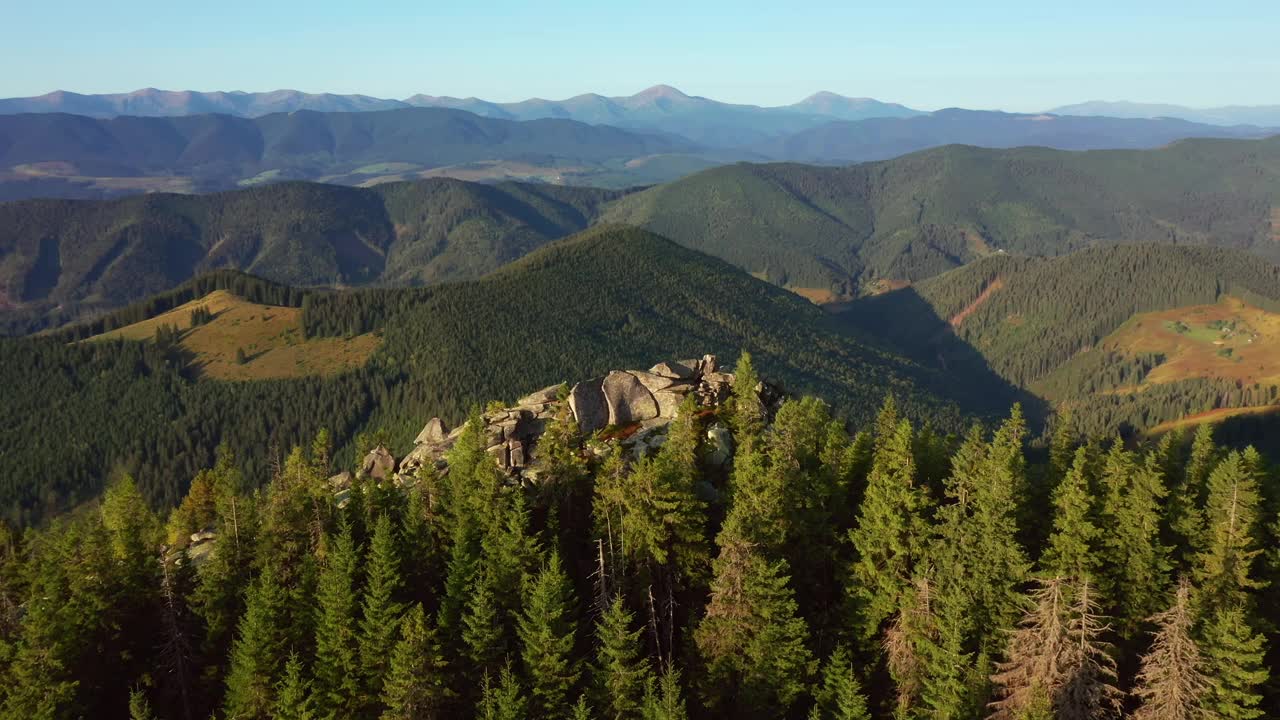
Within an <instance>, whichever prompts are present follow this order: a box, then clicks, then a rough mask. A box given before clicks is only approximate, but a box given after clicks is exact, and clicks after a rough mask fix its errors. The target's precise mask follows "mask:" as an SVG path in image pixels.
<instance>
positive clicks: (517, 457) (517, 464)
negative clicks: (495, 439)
mask: <svg viewBox="0 0 1280 720" xmlns="http://www.w3.org/2000/svg"><path fill="white" fill-rule="evenodd" d="M508 446H509V448H510V450H509V452H508V454H507V456H508V459H509V461H510V463H511V467H513V468H522V467H524V466H525V465H526V458H525V453H524V443H523V442H521V441H519V440H512V441H511V442H510V443H508Z"/></svg>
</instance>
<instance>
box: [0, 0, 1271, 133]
mask: <svg viewBox="0 0 1280 720" xmlns="http://www.w3.org/2000/svg"><path fill="white" fill-rule="evenodd" d="M0 17H3V23H0V96H6V97H11V96H22V95H38V94H42V93H45V92H49V91H50V90H54V89H64V90H74V91H77V92H120V91H127V90H133V89H137V88H140V87H148V86H150V87H159V88H163V89H175V90H233V89H234V90H274V89H279V88H296V89H299V90H305V91H309V92H337V93H353V92H360V93H365V94H369V95H376V96H380V97H405V96H408V95H412V94H414V93H419V92H422V93H428V94H432V95H459V96H468V95H475V96H479V97H483V98H486V99H491V100H498V101H508V100H520V99H524V98H526V97H531V96H537V97H546V98H554V99H559V98H563V97H568V96H571V95H574V94H577V93H581V92H588V91H592V92H600V93H604V94H607V95H622V94H631V93H634V92H636V91H639V90H641V89H643V88H645V87H647V86H650V85H654V84H657V83H668V84H671V85H675V86H676V87H679V88H680V89H682V90H684V91H685V92H688V93H690V94H697V95H706V96H708V97H713V98H716V99H720V100H726V101H734V102H750V103H757V104H764V105H772V104H784V103H790V102H794V101H796V100H799V99H800V98H802V97H804V96H806V95H808V94H810V93H812V92H814V91H816V90H832V91H835V92H839V93H841V94H846V95H855V96H871V97H876V98H879V99H882V100H888V101H895V102H902V103H905V104H908V105H912V106H915V107H920V108H923V109H934V108H938V107H948V106H963V107H972V108H1004V109H1009V110H1023V111H1030V110H1041V109H1045V108H1048V107H1051V106H1055V105H1060V104H1065V103H1071V102H1078V101H1083V100H1089V99H1128V100H1137V101H1147V102H1154V101H1160V102H1172V103H1179V104H1186V105H1194V106H1208V105H1220V104H1280V36H1278V35H1277V30H1280V2H1275V1H1274V0H1249V1H1241V0H1211V1H1210V0H1195V1H1188V0H1164V1H1163V2H1150V1H1147V0H1142V1H1140V2H1131V1H1126V0H1111V1H1110V2H1098V1H1095V0H1074V1H1073V2H1061V1H1059V2H1053V3H1052V4H1051V6H1050V4H1049V3H1043V2H1039V1H1037V0H1007V1H1005V2H986V3H976V4H975V3H973V2H964V1H963V0H929V1H927V2H909V1H905V0H898V1H896V2H895V1H894V0H884V1H881V2H876V3H866V4H864V3H856V2H839V1H836V0H833V1H831V2H809V3H800V2H792V3H788V2H778V1H777V0H773V1H772V2H767V3H766V2H752V1H750V0H737V1H735V2H722V1H720V0H714V1H711V2H701V1H699V0H684V1H683V2H666V1H665V0H639V1H630V2H625V3H620V2H614V1H611V0H574V1H572V2H569V1H565V2H557V1H556V0H522V1H519V2H515V1H511V0H489V1H487V2H483V1H475V0H470V1H468V0H450V1H449V2H440V1H439V0H414V1H412V2H402V1H401V0H389V1H380V0H368V1H367V2H358V1H351V0H348V1H347V2H323V1H316V2H307V3H300V2H287V3H285V2H272V1H271V0H256V1H247V0H214V1H213V2H196V1H192V0H185V1H184V0H176V1H175V0H164V1H157V0H123V1H121V2H103V1H102V0H39V1H38V2H37V1H24V0H0Z"/></svg>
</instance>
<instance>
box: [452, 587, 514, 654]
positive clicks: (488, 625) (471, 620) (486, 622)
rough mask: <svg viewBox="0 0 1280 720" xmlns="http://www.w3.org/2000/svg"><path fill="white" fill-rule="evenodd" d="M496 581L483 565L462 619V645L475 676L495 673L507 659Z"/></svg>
mask: <svg viewBox="0 0 1280 720" xmlns="http://www.w3.org/2000/svg"><path fill="white" fill-rule="evenodd" d="M494 585H495V582H494V580H493V578H492V576H491V573H490V571H489V569H488V567H487V566H486V568H485V569H484V570H482V571H481V573H480V575H479V576H478V577H477V578H476V580H475V584H474V585H473V586H472V590H471V597H470V599H469V600H468V602H467V607H466V610H465V611H464V613H463V616H462V642H463V643H464V645H465V647H466V652H465V654H466V657H467V659H468V660H470V661H471V664H472V668H473V669H474V670H475V671H476V672H477V673H492V674H497V672H498V670H499V668H500V666H501V665H502V663H503V662H504V661H505V658H506V656H507V651H508V647H507V637H506V632H505V629H504V625H505V618H504V617H503V615H502V614H501V612H500V609H499V607H498V600H497V599H496V598H495V597H494Z"/></svg>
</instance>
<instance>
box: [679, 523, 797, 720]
mask: <svg viewBox="0 0 1280 720" xmlns="http://www.w3.org/2000/svg"><path fill="white" fill-rule="evenodd" d="M713 571H714V576H713V579H712V582H711V600H710V602H708V604H707V609H706V615H705V617H704V618H703V619H702V622H700V623H699V624H698V626H697V628H696V629H695V630H694V636H693V637H694V642H695V643H696V644H697V646H698V651H699V654H700V655H701V657H702V660H703V662H704V663H705V664H706V667H707V671H706V681H707V684H706V685H705V686H704V689H705V690H706V691H707V694H708V698H707V699H708V702H710V703H712V704H715V705H722V706H723V708H724V710H725V711H726V712H729V713H731V714H732V715H734V716H736V717H758V716H773V715H777V714H783V713H785V712H786V710H787V708H789V707H790V706H791V704H792V703H793V702H794V701H795V700H796V698H797V697H798V696H799V694H800V693H801V692H803V690H804V688H805V684H806V682H807V680H808V676H809V674H810V673H811V672H812V669H813V668H812V664H813V663H812V658H811V656H810V654H809V650H808V647H807V642H808V634H809V632H808V628H807V626H806V624H805V621H804V619H803V618H802V617H800V615H799V608H798V607H797V604H796V601H795V594H794V593H793V592H792V590H791V588H790V587H789V585H788V583H789V581H790V578H789V577H788V573H787V563H786V561H785V560H777V561H772V562H771V561H769V560H767V559H766V558H765V557H763V556H762V554H761V553H760V552H759V551H758V549H757V548H755V547H754V546H753V545H751V543H749V542H747V541H745V540H743V539H741V538H738V537H734V536H732V535H729V534H728V531H725V532H722V533H721V539H720V555H719V557H717V558H716V560H715V563H714V567H713Z"/></svg>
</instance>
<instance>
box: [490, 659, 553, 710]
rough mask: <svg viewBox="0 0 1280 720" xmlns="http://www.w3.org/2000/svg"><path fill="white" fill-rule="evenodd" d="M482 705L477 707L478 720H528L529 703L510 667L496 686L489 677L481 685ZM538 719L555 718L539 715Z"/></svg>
mask: <svg viewBox="0 0 1280 720" xmlns="http://www.w3.org/2000/svg"><path fill="white" fill-rule="evenodd" d="M480 692H481V695H480V703H479V705H477V707H476V719H477V720H528V718H529V717H530V715H529V714H528V713H527V709H528V705H529V704H528V702H527V701H526V700H525V697H524V692H523V690H521V688H520V681H519V680H517V679H516V676H515V674H513V673H512V672H511V668H510V666H508V667H504V668H503V669H502V674H501V675H500V676H499V678H498V683H497V684H496V685H495V684H494V683H493V682H492V681H491V680H490V679H489V676H488V675H485V676H484V681H483V683H482V684H481V691H480ZM537 717H553V716H547V715H538V716H537Z"/></svg>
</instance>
